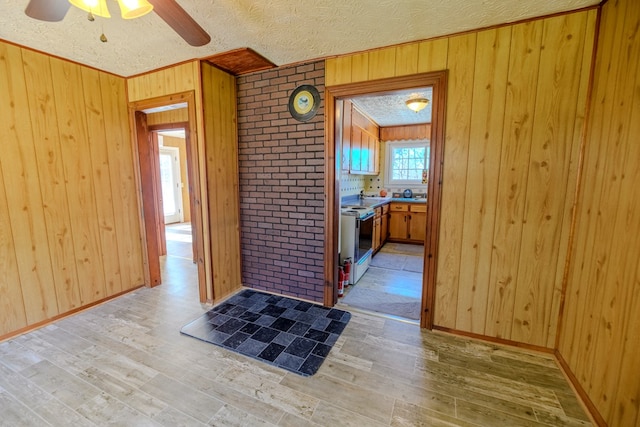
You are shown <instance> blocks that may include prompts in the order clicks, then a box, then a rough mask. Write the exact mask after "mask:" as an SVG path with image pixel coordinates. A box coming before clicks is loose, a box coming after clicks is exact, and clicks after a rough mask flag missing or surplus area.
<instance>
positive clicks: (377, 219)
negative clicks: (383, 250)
mask: <svg viewBox="0 0 640 427" xmlns="http://www.w3.org/2000/svg"><path fill="white" fill-rule="evenodd" d="M375 213H376V214H375V216H374V217H373V242H372V248H373V252H374V253H375V252H377V251H378V249H380V246H382V243H381V242H382V240H381V236H382V233H381V231H382V207H377V208H375Z"/></svg>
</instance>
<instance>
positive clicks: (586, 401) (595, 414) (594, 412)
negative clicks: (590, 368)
mask: <svg viewBox="0 0 640 427" xmlns="http://www.w3.org/2000/svg"><path fill="white" fill-rule="evenodd" d="M553 354H554V355H555V356H556V360H557V361H558V364H559V365H560V370H561V371H562V373H563V374H564V375H565V376H566V378H567V380H568V381H569V382H570V383H571V385H572V387H573V389H574V390H575V392H576V393H577V394H578V396H579V397H580V399H579V400H580V401H581V402H582V404H583V405H584V406H585V408H586V412H587V413H588V414H589V415H590V416H591V417H592V418H593V421H594V423H596V424H597V425H598V426H601V427H605V426H607V422H606V421H605V419H604V418H603V417H602V415H600V412H599V411H598V408H596V405H595V404H594V403H593V401H592V400H591V398H590V397H589V395H588V394H587V392H586V391H585V389H584V388H583V387H582V385H581V384H580V381H578V378H576V376H575V374H574V373H573V372H572V371H571V368H570V367H569V364H568V363H567V361H566V360H564V358H563V357H562V354H561V353H560V351H558V350H555V351H554V352H553Z"/></svg>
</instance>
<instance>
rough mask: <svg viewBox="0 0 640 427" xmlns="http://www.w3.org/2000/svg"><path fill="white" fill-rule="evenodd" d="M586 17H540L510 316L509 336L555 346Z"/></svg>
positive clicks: (574, 15) (577, 140)
mask: <svg viewBox="0 0 640 427" xmlns="http://www.w3.org/2000/svg"><path fill="white" fill-rule="evenodd" d="M586 19H587V15H586V14H585V13H582V14H572V15H561V16H557V17H553V18H548V19H545V20H544V21H543V25H544V27H543V35H542V46H543V48H542V50H541V54H540V61H539V64H540V65H539V74H538V79H537V80H538V85H537V88H536V95H535V98H536V102H535V109H534V114H533V116H532V121H533V127H532V138H531V140H532V142H531V150H530V155H529V157H530V160H529V173H528V181H527V184H526V189H527V193H526V201H525V204H524V211H523V226H522V245H521V252H520V257H519V266H518V287H517V288H516V295H515V307H514V313H515V318H516V319H517V321H516V322H514V329H513V331H512V336H511V339H513V340H516V341H520V342H528V343H533V344H536V345H539V346H543V347H547V346H548V347H553V346H554V345H555V336H556V332H557V331H556V326H557V320H558V316H559V302H560V293H561V292H562V283H561V282H559V281H556V277H557V275H558V273H557V269H558V268H559V269H563V268H564V264H565V256H566V250H565V249H566V244H567V240H566V238H568V236H567V237H566V238H565V239H564V240H562V239H561V235H562V231H563V219H564V218H566V215H565V210H569V209H571V203H572V202H571V201H570V200H569V201H567V195H568V194H567V186H568V185H569V182H568V180H569V168H568V167H567V165H569V164H570V162H571V160H572V159H573V160H575V159H576V158H577V152H576V150H577V149H578V148H579V139H578V138H579V135H578V138H577V137H576V136H574V134H573V132H574V122H575V117H576V115H577V106H576V101H575V100H576V99H578V91H579V89H580V83H581V81H582V78H581V77H580V76H581V70H582V63H581V59H582V56H583V55H582V48H583V45H584V37H585V35H584V31H585V28H586ZM560 58H562V59H560ZM580 108H581V109H582V108H584V107H583V106H580ZM570 196H571V195H570V194H569V199H570ZM561 243H564V244H565V245H563V246H562V247H561V246H560V244H561Z"/></svg>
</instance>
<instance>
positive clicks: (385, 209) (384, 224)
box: [380, 203, 389, 246]
mask: <svg viewBox="0 0 640 427" xmlns="http://www.w3.org/2000/svg"><path fill="white" fill-rule="evenodd" d="M388 238H389V204H388V203H387V204H386V205H384V206H382V213H381V220H380V246H382V245H384V243H385V242H386V241H387V239H388Z"/></svg>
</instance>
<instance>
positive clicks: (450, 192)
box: [434, 33, 476, 328]
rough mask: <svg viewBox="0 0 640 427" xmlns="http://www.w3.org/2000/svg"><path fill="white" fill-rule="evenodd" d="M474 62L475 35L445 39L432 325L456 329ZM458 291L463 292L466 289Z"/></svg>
mask: <svg viewBox="0 0 640 427" xmlns="http://www.w3.org/2000/svg"><path fill="white" fill-rule="evenodd" d="M475 58H476V34H475V33H470V34H465V35H461V36H456V37H451V38H450V39H449V54H448V61H449V62H448V65H447V69H448V70H449V81H448V96H447V112H446V117H447V125H446V127H447V128H446V135H445V142H444V170H443V176H442V205H441V214H440V215H441V217H440V218H441V222H440V239H439V241H440V245H439V249H438V250H439V256H438V267H437V271H438V277H437V281H436V302H435V313H434V324H435V325H438V326H442V327H449V328H456V313H457V303H458V296H459V292H460V289H459V286H460V251H461V243H462V234H463V233H464V224H463V215H464V194H465V191H466V186H465V181H466V170H467V160H468V154H469V138H470V126H469V122H470V119H471V107H472V99H471V98H472V94H473V84H474V82H473V77H474V70H475V61H476V59H475ZM467 285H468V284H465V285H464V286H465V287H466V286H467ZM461 291H462V292H466V288H465V289H462V290H461Z"/></svg>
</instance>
